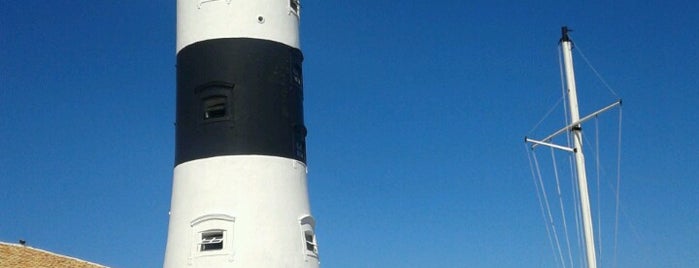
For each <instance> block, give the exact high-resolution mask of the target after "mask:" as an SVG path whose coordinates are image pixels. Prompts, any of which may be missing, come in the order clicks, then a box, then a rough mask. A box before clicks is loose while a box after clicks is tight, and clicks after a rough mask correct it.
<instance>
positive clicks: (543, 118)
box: [527, 98, 563, 134]
mask: <svg viewBox="0 0 699 268" xmlns="http://www.w3.org/2000/svg"><path fill="white" fill-rule="evenodd" d="M562 100H563V99H561V98H559V99H558V101H556V103H555V104H554V105H553V106H551V108H550V109H549V110H548V112H546V114H544V116H543V117H542V118H541V120H539V122H538V123H536V125H534V127H532V129H531V130H529V132H527V134H531V133H532V132H534V131H535V130H536V129H537V128H538V127H539V125H541V123H543V122H544V120H546V118H548V117H549V115H551V113H552V112H553V110H555V109H556V107H558V105H559V104H560V103H561V101H562Z"/></svg>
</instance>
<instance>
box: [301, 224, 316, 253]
mask: <svg viewBox="0 0 699 268" xmlns="http://www.w3.org/2000/svg"><path fill="white" fill-rule="evenodd" d="M304 237H305V238H306V250H308V251H310V252H313V253H316V254H318V248H317V247H316V242H315V240H316V239H315V235H313V231H311V230H307V231H306V232H304Z"/></svg>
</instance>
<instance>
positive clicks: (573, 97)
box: [561, 26, 597, 268]
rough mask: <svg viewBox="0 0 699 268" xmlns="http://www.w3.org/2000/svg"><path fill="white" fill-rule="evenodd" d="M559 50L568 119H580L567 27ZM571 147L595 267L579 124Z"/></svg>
mask: <svg viewBox="0 0 699 268" xmlns="http://www.w3.org/2000/svg"><path fill="white" fill-rule="evenodd" d="M561 32H562V35H563V36H562V37H561V52H562V53H563V69H564V73H565V80H566V88H567V89H568V90H567V92H568V105H569V106H570V121H571V122H578V121H580V114H579V112H578V95H577V92H576V89H575V74H574V72H573V55H572V53H571V52H572V41H571V40H570V38H569V37H568V27H565V26H564V27H563V28H561ZM570 130H571V133H572V134H573V135H572V137H573V148H574V149H575V169H576V171H577V175H578V190H579V191H580V209H581V212H582V221H583V222H582V226H583V234H584V236H585V253H586V254H585V255H586V256H587V267H589V268H596V267H597V259H596V256H595V237H594V233H593V230H592V214H591V212H590V197H589V194H588V190H587V175H586V173H585V156H584V155H583V150H582V128H581V127H580V124H577V125H574V126H573V127H572V128H571V129H570Z"/></svg>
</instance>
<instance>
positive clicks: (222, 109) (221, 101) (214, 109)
mask: <svg viewBox="0 0 699 268" xmlns="http://www.w3.org/2000/svg"><path fill="white" fill-rule="evenodd" d="M226 102H227V101H226V96H212V97H208V98H206V99H204V119H214V118H221V117H225V116H226Z"/></svg>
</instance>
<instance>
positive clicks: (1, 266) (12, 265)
mask: <svg viewBox="0 0 699 268" xmlns="http://www.w3.org/2000/svg"><path fill="white" fill-rule="evenodd" d="M29 267H31V268H44V267H45V268H69V267H70V268H96V267H106V266H103V265H99V264H95V263H91V262H88V261H83V260H80V259H76V258H72V257H68V256H63V255H60V254H56V253H52V252H48V251H45V250H41V249H36V248H32V247H28V246H24V245H19V244H10V243H2V242H0V268H29Z"/></svg>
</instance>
